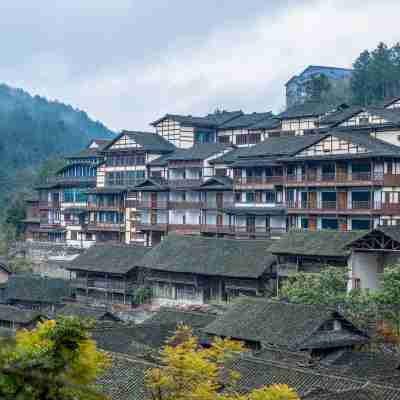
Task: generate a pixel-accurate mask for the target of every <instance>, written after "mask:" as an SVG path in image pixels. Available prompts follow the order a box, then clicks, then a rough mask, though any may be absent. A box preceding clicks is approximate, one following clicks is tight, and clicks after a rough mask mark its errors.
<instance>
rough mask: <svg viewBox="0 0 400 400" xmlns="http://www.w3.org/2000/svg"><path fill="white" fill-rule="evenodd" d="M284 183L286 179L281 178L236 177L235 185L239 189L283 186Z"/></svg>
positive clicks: (280, 176)
mask: <svg viewBox="0 0 400 400" xmlns="http://www.w3.org/2000/svg"><path fill="white" fill-rule="evenodd" d="M283 182H284V177H283V176H282V175H279V176H247V177H236V178H235V179H234V185H235V186H237V187H261V186H263V185H267V186H271V185H281V184H283Z"/></svg>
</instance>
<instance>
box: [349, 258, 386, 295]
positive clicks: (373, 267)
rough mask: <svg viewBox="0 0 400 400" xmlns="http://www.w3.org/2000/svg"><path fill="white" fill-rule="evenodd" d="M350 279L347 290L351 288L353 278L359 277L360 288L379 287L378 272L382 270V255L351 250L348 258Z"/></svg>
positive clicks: (372, 288) (373, 289) (376, 288)
mask: <svg viewBox="0 0 400 400" xmlns="http://www.w3.org/2000/svg"><path fill="white" fill-rule="evenodd" d="M349 266H350V281H349V284H348V290H350V289H352V288H353V280H354V279H355V278H358V279H360V285H361V286H360V287H361V289H370V290H371V291H376V290H378V289H379V274H380V273H381V272H382V270H383V257H382V256H381V255H380V254H379V253H367V252H353V253H352V255H351V257H350V258H349Z"/></svg>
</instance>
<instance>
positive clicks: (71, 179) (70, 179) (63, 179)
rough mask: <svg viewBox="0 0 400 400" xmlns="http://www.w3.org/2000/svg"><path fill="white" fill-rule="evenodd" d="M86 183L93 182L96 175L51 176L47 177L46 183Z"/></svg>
mask: <svg viewBox="0 0 400 400" xmlns="http://www.w3.org/2000/svg"><path fill="white" fill-rule="evenodd" d="M75 182H77V183H81V184H82V183H88V184H92V185H93V184H95V183H96V176H52V177H50V178H47V180H46V183H49V184H56V183H61V184H62V183H75Z"/></svg>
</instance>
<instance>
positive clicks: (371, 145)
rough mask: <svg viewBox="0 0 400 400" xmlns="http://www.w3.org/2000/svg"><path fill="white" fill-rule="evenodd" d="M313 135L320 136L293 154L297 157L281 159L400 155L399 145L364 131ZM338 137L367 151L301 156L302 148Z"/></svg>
mask: <svg viewBox="0 0 400 400" xmlns="http://www.w3.org/2000/svg"><path fill="white" fill-rule="evenodd" d="M310 136H311V137H318V140H316V141H315V142H313V143H310V144H309V145H308V146H305V147H304V148H302V149H299V150H298V151H296V152H295V153H293V154H292V155H296V158H289V157H282V158H281V159H280V160H281V161H291V160H299V159H313V160H329V159H350V158H370V157H395V158H397V157H399V156H400V152H399V147H398V146H396V145H394V144H390V143H388V142H385V141H384V140H381V139H377V138H374V137H372V136H371V135H369V134H365V133H362V132H351V131H341V130H332V131H330V133H326V134H324V135H310ZM330 136H333V137H336V138H338V139H341V140H345V141H347V142H349V143H353V144H356V145H359V146H360V147H362V148H363V149H364V150H365V151H363V152H360V153H335V152H333V153H326V154H318V155H305V156H300V155H298V153H300V152H301V151H302V150H304V149H306V148H308V147H311V146H312V145H314V144H316V143H318V142H320V141H322V140H324V139H325V138H327V137H330Z"/></svg>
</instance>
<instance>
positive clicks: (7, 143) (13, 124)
mask: <svg viewBox="0 0 400 400" xmlns="http://www.w3.org/2000/svg"><path fill="white" fill-rule="evenodd" d="M112 134H113V133H112V132H111V131H110V130H108V129H107V128H106V127H105V126H104V125H103V124H101V123H100V122H97V121H93V120H91V119H90V118H89V117H88V115H87V114H86V113H85V112H83V111H80V110H77V109H74V108H73V107H71V106H69V105H66V104H63V103H60V102H58V101H49V100H47V99H45V98H43V97H39V96H34V97H32V96H31V95H30V94H28V93H27V92H25V91H23V90H21V89H14V88H11V87H9V86H7V85H4V84H3V85H0V185H1V188H2V190H1V192H0V203H1V201H2V200H4V198H6V197H8V196H9V195H10V194H12V193H13V192H15V191H19V190H21V189H24V186H25V185H27V184H29V183H32V182H33V181H34V180H35V177H36V171H37V169H38V168H39V166H40V164H41V163H42V162H43V161H44V160H47V159H57V158H61V157H62V156H64V155H67V154H71V153H73V152H76V151H78V150H79V149H81V148H82V147H83V146H85V145H86V144H87V143H88V142H89V141H90V139H93V138H108V137H111V136H112Z"/></svg>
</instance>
